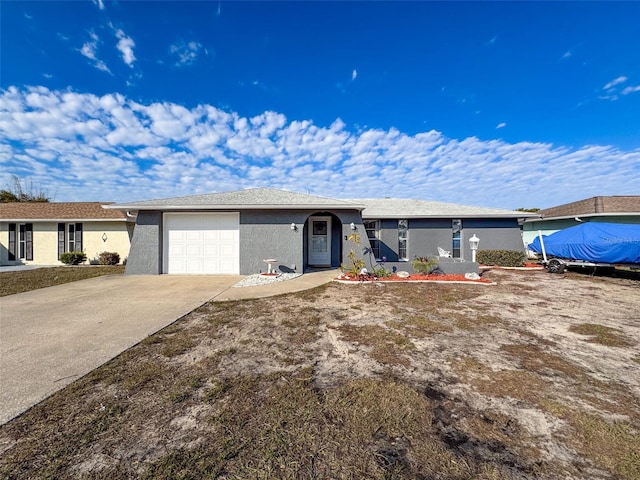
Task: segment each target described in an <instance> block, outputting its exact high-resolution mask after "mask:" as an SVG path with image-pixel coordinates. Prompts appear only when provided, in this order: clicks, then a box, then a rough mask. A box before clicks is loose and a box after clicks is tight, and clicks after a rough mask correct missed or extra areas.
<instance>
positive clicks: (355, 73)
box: [351, 68, 358, 81]
mask: <svg viewBox="0 0 640 480" xmlns="http://www.w3.org/2000/svg"><path fill="white" fill-rule="evenodd" d="M356 78H358V70H356V69H355V68H354V69H353V72H351V80H352V81H353V80H355V79H356Z"/></svg>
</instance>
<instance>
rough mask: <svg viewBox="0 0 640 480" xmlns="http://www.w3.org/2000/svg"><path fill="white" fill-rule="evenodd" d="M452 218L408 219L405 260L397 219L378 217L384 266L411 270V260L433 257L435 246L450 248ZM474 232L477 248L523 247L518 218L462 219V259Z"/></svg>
mask: <svg viewBox="0 0 640 480" xmlns="http://www.w3.org/2000/svg"><path fill="white" fill-rule="evenodd" d="M451 222H452V219H450V218H442V219H410V220H409V230H408V234H407V238H408V242H407V261H400V260H399V258H398V220H395V219H385V220H380V238H379V239H380V256H381V257H382V256H384V257H386V258H387V263H386V265H385V267H386V268H387V269H389V270H391V269H392V268H393V267H395V268H396V269H398V270H406V271H408V272H413V267H412V266H411V262H412V260H413V259H414V258H415V257H425V256H426V257H435V256H437V255H438V247H441V248H443V249H444V250H447V251H451V249H452V223H451ZM474 234H475V235H476V236H477V237H478V238H479V239H480V249H485V250H487V249H491V250H493V249H505V250H518V251H524V245H523V243H522V235H521V232H520V227H519V225H518V221H517V219H515V218H513V219H511V218H507V219H462V232H461V235H462V237H461V257H462V259H463V260H465V261H471V250H470V248H469V238H471V237H472V236H473V235H474ZM366 263H367V268H371V265H370V264H371V263H372V261H370V260H369V259H368V258H367V259H366ZM471 271H473V270H471ZM451 273H454V272H453V271H452V272H451Z"/></svg>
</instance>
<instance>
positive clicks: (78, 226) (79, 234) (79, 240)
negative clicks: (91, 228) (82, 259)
mask: <svg viewBox="0 0 640 480" xmlns="http://www.w3.org/2000/svg"><path fill="white" fill-rule="evenodd" d="M76 252H82V224H81V223H76Z"/></svg>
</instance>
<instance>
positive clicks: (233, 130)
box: [0, 87, 640, 208]
mask: <svg viewBox="0 0 640 480" xmlns="http://www.w3.org/2000/svg"><path fill="white" fill-rule="evenodd" d="M0 162H2V165H3V169H2V172H0V183H1V182H2V181H4V180H5V179H7V180H8V179H9V177H10V175H11V174H12V173H16V174H19V175H20V176H21V177H22V178H25V180H27V181H33V182H34V183H36V184H38V185H43V187H44V188H46V189H47V190H48V191H52V192H53V191H55V192H57V194H56V200H58V201H65V200H99V201H107V200H110V201H129V200H142V199H149V198H158V197H164V196H166V197H169V196H176V195H192V194H198V193H206V192H212V191H221V190H234V189H242V188H247V187H255V186H271V187H274V188H284V189H289V190H293V191H306V189H309V190H310V191H311V192H312V193H315V194H319V195H325V196H329V197H336V198H345V197H346V198H351V197H376V196H383V195H384V196H397V197H416V198H425V199H433V200H438V201H445V202H452V203H465V204H470V205H482V206H487V207H503V208H517V207H540V208H544V207H549V206H552V205H556V204H560V203H565V202H569V201H574V200H579V199H582V198H587V197H590V196H595V195H624V194H637V187H636V185H639V184H640V149H636V150H626V151H624V150H620V149H618V148H616V147H613V146H608V145H589V146H584V147H578V148H570V147H564V146H554V145H551V144H546V143H532V142H519V143H508V142H505V141H504V140H480V139H478V138H476V137H469V138H464V139H454V138H449V137H447V136H445V135H444V134H442V133H441V132H438V131H435V130H432V131H428V132H422V133H418V134H416V135H408V134H406V133H403V132H401V131H399V130H397V129H389V130H380V129H367V128H362V129H360V130H358V131H353V130H349V129H348V127H347V125H345V123H344V122H342V120H340V119H337V120H336V121H335V122H333V123H332V124H331V125H329V126H321V125H315V124H314V123H313V122H312V121H310V120H287V118H285V116H284V115H282V114H280V113H278V112H264V113H262V114H260V115H256V116H254V117H251V118H245V117H242V116H240V115H239V114H237V113H236V112H228V111H224V110H221V109H218V108H216V107H213V106H211V105H199V106H197V107H194V108H186V107H184V106H182V105H179V104H176V103H171V102H154V103H138V102H136V101H133V100H131V99H129V98H127V97H125V96H123V95H120V94H111V95H104V96H97V95H92V94H86V93H76V92H73V91H57V90H49V89H47V88H45V87H30V88H24V89H18V88H16V87H10V88H8V89H6V90H2V91H0ZM532 166H535V168H532ZM550 171H553V174H554V177H555V178H560V179H562V178H570V179H571V182H562V181H559V182H549V172H550ZM594 179H597V181H595V180H594ZM634 189H636V190H635V191H634ZM460 192H464V194H463V196H462V197H461V196H460ZM540 192H544V195H541V194H540Z"/></svg>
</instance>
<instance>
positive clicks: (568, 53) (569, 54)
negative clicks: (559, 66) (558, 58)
mask: <svg viewBox="0 0 640 480" xmlns="http://www.w3.org/2000/svg"><path fill="white" fill-rule="evenodd" d="M571 57H573V52H572V51H571V50H567V51H566V52H564V53H563V54H562V58H563V59H567V58H571Z"/></svg>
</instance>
